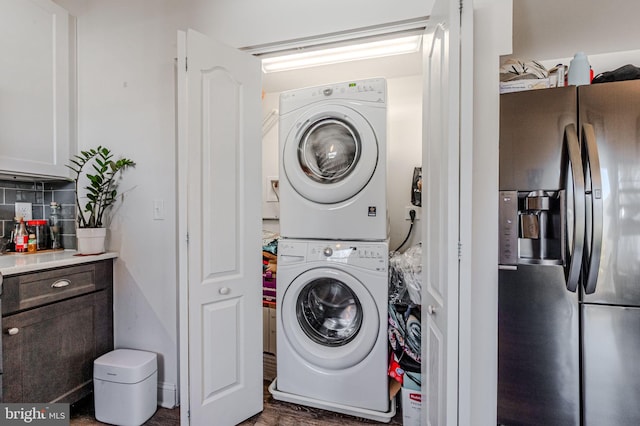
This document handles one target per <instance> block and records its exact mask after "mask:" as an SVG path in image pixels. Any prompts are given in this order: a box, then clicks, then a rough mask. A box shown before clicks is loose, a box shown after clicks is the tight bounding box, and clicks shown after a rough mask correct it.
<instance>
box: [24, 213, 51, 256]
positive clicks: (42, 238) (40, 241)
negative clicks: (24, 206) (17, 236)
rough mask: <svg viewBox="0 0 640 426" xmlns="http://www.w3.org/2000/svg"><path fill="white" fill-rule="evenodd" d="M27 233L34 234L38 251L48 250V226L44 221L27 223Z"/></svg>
mask: <svg viewBox="0 0 640 426" xmlns="http://www.w3.org/2000/svg"><path fill="white" fill-rule="evenodd" d="M27 228H28V229H29V232H30V233H32V234H35V236H36V244H37V248H38V250H45V249H48V248H49V229H48V228H49V224H48V223H47V221H46V220H44V219H39V220H29V221H27Z"/></svg>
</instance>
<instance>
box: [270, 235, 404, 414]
mask: <svg viewBox="0 0 640 426" xmlns="http://www.w3.org/2000/svg"><path fill="white" fill-rule="evenodd" d="M388 253H389V245H388V242H386V241H383V242H363V241H316V240H292V239H286V240H280V243H279V245H278V291H277V305H276V312H277V321H276V324H277V347H278V358H277V378H276V380H275V381H274V383H273V384H272V387H271V389H270V390H271V392H272V394H273V396H274V398H276V399H280V400H284V401H288V402H294V403H298V404H303V405H309V406H314V407H318V408H323V409H327V410H332V411H337V412H343V413H347V414H351V415H355V416H359V417H364V418H370V419H374V420H378V421H383V422H389V421H390V419H391V418H392V417H393V415H394V414H395V405H394V404H393V403H390V401H389V388H388V378H387V368H388V362H389V354H388V344H387V322H388V318H387V303H388V290H387V288H388V264H389V261H388Z"/></svg>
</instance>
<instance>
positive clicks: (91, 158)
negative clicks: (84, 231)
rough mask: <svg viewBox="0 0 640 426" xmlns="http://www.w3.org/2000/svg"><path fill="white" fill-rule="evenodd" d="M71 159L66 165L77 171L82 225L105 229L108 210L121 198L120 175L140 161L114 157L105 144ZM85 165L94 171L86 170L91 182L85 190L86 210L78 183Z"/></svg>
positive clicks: (79, 214)
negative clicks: (119, 189)
mask: <svg viewBox="0 0 640 426" xmlns="http://www.w3.org/2000/svg"><path fill="white" fill-rule="evenodd" d="M69 162H70V163H71V164H67V165H66V166H67V167H68V168H69V169H71V170H72V171H73V172H74V173H75V178H74V181H75V184H76V207H77V208H78V228H102V226H103V217H104V214H105V212H106V211H107V209H108V208H109V207H110V206H111V205H112V204H113V203H115V202H116V200H117V196H118V190H117V188H118V184H117V181H116V178H117V177H118V175H119V174H120V173H122V172H124V171H125V170H126V169H128V168H129V167H135V165H136V163H135V162H134V161H133V160H130V159H128V158H120V159H118V160H113V153H112V152H111V150H109V148H105V147H103V146H98V147H97V148H95V149H93V148H92V149H90V150H88V151H80V155H75V156H74V157H73V158H71V159H70V160H69ZM85 167H90V169H92V170H93V172H92V171H91V170H88V171H87V172H85V176H86V178H87V179H88V181H89V184H88V185H87V186H85V187H84V188H83V189H84V190H86V194H85V195H86V197H87V199H88V200H89V201H87V203H86V204H85V206H84V209H83V208H82V206H81V204H80V191H79V188H78V185H79V184H80V178H81V175H82V172H83V170H84V168H85Z"/></svg>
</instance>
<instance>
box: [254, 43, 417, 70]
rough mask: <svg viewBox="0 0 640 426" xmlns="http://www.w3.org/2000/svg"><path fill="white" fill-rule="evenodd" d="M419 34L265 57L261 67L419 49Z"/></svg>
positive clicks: (310, 64)
mask: <svg viewBox="0 0 640 426" xmlns="http://www.w3.org/2000/svg"><path fill="white" fill-rule="evenodd" d="M421 40H422V36H421V35H412V36H404V37H400V38H395V39H387V40H379V41H373V42H368V43H362V44H354V45H349V46H341V47H333V48H329V49H323V50H313V51H309V52H301V53H293V54H289V55H284V56H277V57H270V58H264V59H263V60H262V70H263V71H264V72H265V73H268V72H276V71H287V70H293V69H300V68H309V67H315V66H318V65H328V64H337V63H340V62H348V61H355V60H358V59H371V58H380V57H383V56H391V55H400V54H403V53H414V52H417V51H418V50H419V49H420V42H421Z"/></svg>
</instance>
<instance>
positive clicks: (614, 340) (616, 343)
mask: <svg viewBox="0 0 640 426" xmlns="http://www.w3.org/2000/svg"><path fill="white" fill-rule="evenodd" d="M582 313H583V321H584V327H583V330H582V334H583V345H584V346H583V383H584V423H583V424H584V426H602V425H638V424H640V403H639V402H640V368H639V367H638V354H639V353H640V332H639V331H640V308H627V307H621V306H605V305H583V306H582Z"/></svg>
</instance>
